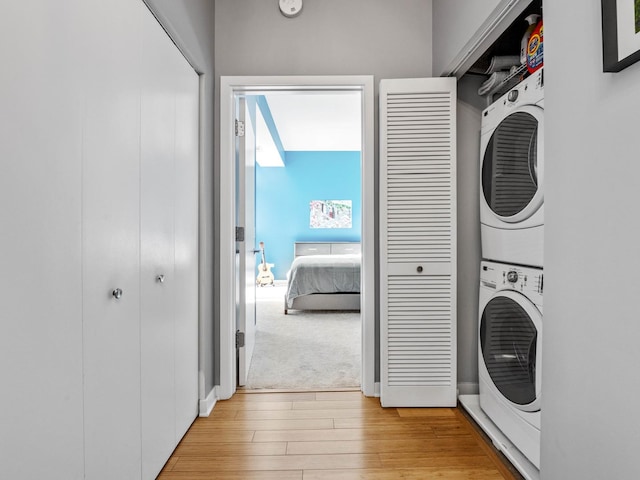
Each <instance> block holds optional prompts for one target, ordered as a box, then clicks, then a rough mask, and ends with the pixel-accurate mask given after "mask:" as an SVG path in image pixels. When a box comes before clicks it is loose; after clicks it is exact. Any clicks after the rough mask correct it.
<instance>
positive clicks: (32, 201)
mask: <svg viewBox="0 0 640 480" xmlns="http://www.w3.org/2000/svg"><path fill="white" fill-rule="evenodd" d="M54 3H55V2H50V1H48V0H32V1H29V2H3V4H2V17H3V20H2V29H0V58H2V76H1V78H0V87H1V88H0V112H1V113H0V205H1V206H0V272H2V274H1V275H0V325H1V328H0V379H2V387H0V388H1V389H2V394H1V400H0V405H1V408H0V468H1V471H2V473H0V477H2V478H8V479H9V478H10V479H20V478H56V479H57V478H60V479H62V478H64V479H80V478H83V475H84V458H83V455H84V453H83V443H82V442H83V416H82V297H81V292H82V267H81V250H82V242H81V239H82V232H81V229H80V223H81V211H82V209H81V192H82V189H81V151H80V149H81V132H82V126H81V117H82V104H81V99H82V89H81V83H80V73H81V68H82V66H83V65H82V63H81V62H82V60H83V58H82V52H81V47H80V46H81V42H80V39H81V38H82V37H81V34H80V33H81V32H80V27H79V25H78V21H77V19H76V18H74V16H73V15H69V10H71V11H77V10H78V9H80V8H81V5H82V3H83V0H70V1H68V2H65V5H64V7H65V8H60V5H59V4H54ZM61 32H64V34H61Z"/></svg>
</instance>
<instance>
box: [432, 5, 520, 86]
mask: <svg viewBox="0 0 640 480" xmlns="http://www.w3.org/2000/svg"><path fill="white" fill-rule="evenodd" d="M529 3H531V0H502V1H501V2H500V3H499V4H498V6H497V7H496V8H495V9H494V10H493V12H491V15H489V17H488V18H487V20H486V21H485V22H484V23H483V24H482V25H480V28H478V30H477V31H476V33H474V34H473V35H472V36H471V40H469V41H468V42H467V43H466V44H465V45H464V46H463V47H462V49H461V50H460V53H458V55H457V56H456V57H455V58H454V59H453V60H452V61H451V63H449V65H447V66H446V68H445V69H444V71H443V72H442V73H441V74H440V76H441V77H451V76H456V77H458V78H460V77H461V76H462V75H464V74H465V73H466V72H467V70H469V68H470V67H471V65H473V64H474V63H475V62H476V61H477V60H478V59H479V58H480V56H481V55H482V54H483V53H484V52H486V51H487V49H488V48H489V47H490V46H491V45H492V44H493V42H495V41H496V40H497V39H498V37H500V35H502V34H503V33H504V31H505V30H506V29H507V27H508V26H509V25H511V24H512V23H513V22H514V21H515V20H517V19H518V17H519V15H520V14H521V13H522V12H523V11H524V9H525V8H527V6H528V5H529Z"/></svg>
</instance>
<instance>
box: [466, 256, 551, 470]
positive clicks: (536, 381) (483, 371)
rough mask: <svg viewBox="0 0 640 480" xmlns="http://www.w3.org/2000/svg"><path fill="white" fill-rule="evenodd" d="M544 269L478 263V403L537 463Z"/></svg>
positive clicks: (523, 451) (534, 462)
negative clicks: (479, 266)
mask: <svg viewBox="0 0 640 480" xmlns="http://www.w3.org/2000/svg"><path fill="white" fill-rule="evenodd" d="M543 280H544V279H543V270H542V269H538V268H526V267H522V266H515V265H507V264H502V263H495V262H487V261H483V262H482V263H481V270H480V321H479V345H478V354H479V358H478V365H479V375H478V376H479V387H480V407H481V408H482V410H483V411H484V412H485V413H486V414H487V416H488V417H489V418H490V419H491V421H492V422H493V423H494V424H495V425H496V426H497V427H498V428H499V429H500V430H501V431H502V433H504V434H505V436H506V437H507V438H509V440H510V441H511V442H512V443H513V444H514V445H515V447H516V448H517V449H518V450H520V451H521V452H522V453H523V454H524V456H525V457H527V458H528V459H529V461H530V462H531V463H532V464H533V465H535V466H536V468H540V400H541V391H540V387H541V374H542V370H541V356H540V354H541V352H542V312H543V302H542V291H543V287H544V283H543Z"/></svg>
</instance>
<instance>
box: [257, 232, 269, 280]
mask: <svg viewBox="0 0 640 480" xmlns="http://www.w3.org/2000/svg"><path fill="white" fill-rule="evenodd" d="M260 250H262V263H261V264H260V265H258V277H257V278H256V283H257V284H258V286H259V287H264V286H265V285H273V273H271V267H273V263H267V261H266V259H265V256H264V242H260Z"/></svg>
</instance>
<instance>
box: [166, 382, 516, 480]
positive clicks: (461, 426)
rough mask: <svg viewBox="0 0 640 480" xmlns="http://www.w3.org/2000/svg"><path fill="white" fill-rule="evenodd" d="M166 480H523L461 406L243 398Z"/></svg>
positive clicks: (178, 458)
mask: <svg viewBox="0 0 640 480" xmlns="http://www.w3.org/2000/svg"><path fill="white" fill-rule="evenodd" d="M158 478H159V479H160V480H196V479H205V478H206V479H213V478H215V479H224V480H232V479H233V480H240V479H242V480H250V479H256V480H257V479H274V480H275V479H278V480H293V479H296V480H302V479H304V480H324V479H331V480H336V479H345V480H346V479H360V478H367V479H369V478H373V479H379V480H382V479H397V478H405V479H424V478H438V479H442V480H469V479H474V480H518V479H520V478H521V477H519V476H518V475H517V474H516V473H512V470H511V469H510V467H508V466H507V464H506V463H503V462H502V460H501V459H500V457H499V455H498V454H496V453H495V451H494V449H493V448H492V447H491V446H489V445H488V444H487V443H486V442H485V441H484V440H483V438H482V437H481V434H480V433H478V431H477V430H476V429H475V428H474V426H472V425H471V424H470V423H469V421H468V420H467V419H466V417H465V416H464V414H463V413H462V411H461V410H460V409H455V408H422V409H412V408H388V409H383V408H381V407H380V403H379V399H377V398H367V397H364V396H362V394H361V393H360V392H357V391H344V392H300V393H251V392H240V393H237V394H236V395H235V396H234V397H233V398H232V399H230V400H227V401H221V402H218V403H217V405H216V407H215V408H214V410H213V412H212V413H211V416H210V417H208V418H198V419H196V421H195V422H194V424H193V426H192V427H191V429H190V430H189V432H187V434H186V436H185V437H184V438H183V440H182V442H181V443H180V445H179V446H178V448H177V449H176V451H175V452H174V454H173V455H172V457H171V458H170V459H169V461H168V462H167V464H166V465H165V468H164V470H163V471H162V473H161V474H160V476H159V477H158Z"/></svg>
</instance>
